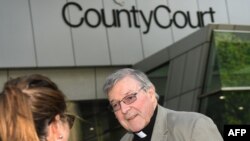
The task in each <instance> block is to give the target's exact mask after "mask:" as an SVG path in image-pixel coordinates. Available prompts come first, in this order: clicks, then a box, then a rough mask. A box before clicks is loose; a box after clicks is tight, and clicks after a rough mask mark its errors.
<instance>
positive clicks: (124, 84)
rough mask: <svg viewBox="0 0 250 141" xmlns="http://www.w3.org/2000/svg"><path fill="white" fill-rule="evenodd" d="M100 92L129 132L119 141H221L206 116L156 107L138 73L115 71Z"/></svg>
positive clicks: (149, 86) (150, 88) (151, 90)
mask: <svg viewBox="0 0 250 141" xmlns="http://www.w3.org/2000/svg"><path fill="white" fill-rule="evenodd" d="M103 90H104V93H106V94H107V96H108V100H109V102H110V105H111V107H112V109H113V112H114V114H115V116H116V118H117V119H118V121H119V122H120V124H121V125H122V126H123V127H124V128H125V129H126V130H127V131H128V133H126V134H125V135H124V136H123V137H122V139H121V141H223V139H222V137H221V135H220V133H219V131H218V129H217V127H216V125H215V124H214V123H213V121H212V120H211V119H210V118H208V117H206V116H205V115H202V114H199V113H194V112H177V111H173V110H169V109H166V108H164V107H162V106H160V105H158V103H157V99H156V91H155V87H154V85H153V84H152V83H151V81H150V80H149V79H148V77H147V76H146V75H145V74H144V73H143V72H141V71H138V70H133V69H129V68H125V69H121V70H118V71H116V72H114V73H113V74H111V75H110V76H108V77H107V79H106V82H105V84H104V86H103Z"/></svg>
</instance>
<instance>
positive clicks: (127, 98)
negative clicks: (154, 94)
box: [126, 94, 135, 100]
mask: <svg viewBox="0 0 250 141" xmlns="http://www.w3.org/2000/svg"><path fill="white" fill-rule="evenodd" d="M134 97H135V94H131V95H129V96H127V97H126V100H132V99H134Z"/></svg>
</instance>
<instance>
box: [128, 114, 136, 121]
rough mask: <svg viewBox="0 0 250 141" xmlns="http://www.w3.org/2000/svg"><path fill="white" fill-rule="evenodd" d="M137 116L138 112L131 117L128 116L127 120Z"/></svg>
mask: <svg viewBox="0 0 250 141" xmlns="http://www.w3.org/2000/svg"><path fill="white" fill-rule="evenodd" d="M136 116H137V114H135V115H133V116H130V117H129V118H127V120H128V121H129V120H132V119H134V118H135V117H136Z"/></svg>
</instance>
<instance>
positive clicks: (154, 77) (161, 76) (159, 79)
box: [147, 64, 169, 105]
mask: <svg viewBox="0 0 250 141" xmlns="http://www.w3.org/2000/svg"><path fill="white" fill-rule="evenodd" d="M168 67H169V65H168V64H164V65H162V66H160V67H158V68H156V69H154V70H151V71H150V72H147V75H148V77H149V79H150V81H151V82H152V83H153V84H154V85H155V89H156V92H157V94H158V95H159V100H158V103H159V104H160V105H163V102H164V97H165V95H166V86H167V74H168Z"/></svg>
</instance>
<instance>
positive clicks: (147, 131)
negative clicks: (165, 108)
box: [133, 106, 158, 141]
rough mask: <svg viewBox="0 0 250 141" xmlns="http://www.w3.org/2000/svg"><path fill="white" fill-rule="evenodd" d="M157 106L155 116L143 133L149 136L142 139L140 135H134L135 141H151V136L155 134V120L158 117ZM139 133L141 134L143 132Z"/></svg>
mask: <svg viewBox="0 0 250 141" xmlns="http://www.w3.org/2000/svg"><path fill="white" fill-rule="evenodd" d="M157 109H158V108H157V106H156V108H155V111H154V114H153V116H152V118H151V120H150V122H149V124H148V125H147V126H146V127H145V128H143V129H142V130H141V131H142V132H144V133H145V134H146V135H147V136H146V137H144V138H140V137H139V136H138V135H136V133H134V138H133V141H151V136H152V133H153V129H154V124H155V119H156V115H157ZM141 131H139V132H141ZM139 132H138V133H139Z"/></svg>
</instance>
